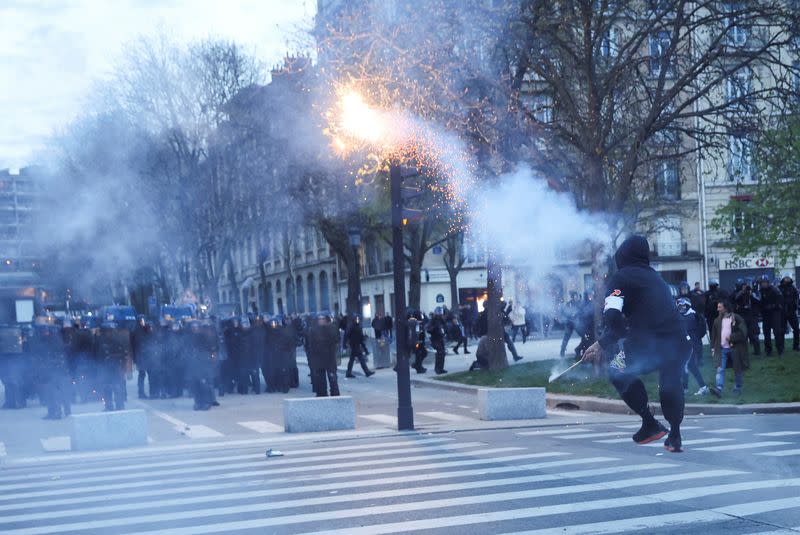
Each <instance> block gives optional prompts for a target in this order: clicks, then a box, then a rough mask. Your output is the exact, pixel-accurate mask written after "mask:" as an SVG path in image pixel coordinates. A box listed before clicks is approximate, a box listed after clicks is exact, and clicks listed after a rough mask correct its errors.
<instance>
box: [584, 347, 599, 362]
mask: <svg viewBox="0 0 800 535" xmlns="http://www.w3.org/2000/svg"><path fill="white" fill-rule="evenodd" d="M602 356H603V348H602V347H600V342H595V343H593V344H592V345H590V346H589V347H588V348H586V350H585V351H584V352H583V357H581V361H582V362H596V361H598V360H600V358H601V357H602Z"/></svg>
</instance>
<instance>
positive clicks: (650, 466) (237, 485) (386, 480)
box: [0, 461, 678, 511]
mask: <svg viewBox="0 0 800 535" xmlns="http://www.w3.org/2000/svg"><path fill="white" fill-rule="evenodd" d="M576 464H578V463H576ZM580 464H584V463H583V462H582V461H581V463H580ZM676 466H678V465H676V464H672V463H647V464H641V465H626V466H612V467H608V468H593V469H589V470H576V471H572V472H559V473H558V474H553V475H550V474H548V475H542V476H540V477H541V481H561V480H564V479H572V478H583V477H595V476H605V475H613V474H620V473H625V472H640V471H651V470H666V469H668V468H674V467H676ZM550 467H551V466H549V465H548V464H547V463H530V464H522V465H518V466H500V467H494V468H470V469H467V470H453V471H452V472H430V473H424V474H414V475H406V476H396V477H383V476H381V475H380V474H377V475H378V477H377V478H376V479H360V480H359V481H358V483H357V484H350V485H349V486H348V488H355V487H359V488H360V487H371V486H378V485H382V486H386V485H396V484H401V483H412V482H415V481H429V480H434V479H449V478H456V477H471V476H483V475H486V474H492V475H496V474H504V473H510V472H526V471H531V470H539V469H541V468H550ZM242 486H243V483H242V482H240V481H236V482H233V483H215V484H211V485H192V487H191V490H192V492H205V491H214V492H219V491H220V490H225V489H241V488H242ZM341 488H342V484H341V483H340V482H335V483H324V484H317V485H305V486H302V487H290V488H287V489H286V490H285V491H284V492H285V493H297V492H324V491H329V490H339V489H341ZM185 492H186V488H184V487H182V486H181V487H170V488H166V489H155V490H145V491H137V492H125V493H115V494H114V495H113V496H114V499H115V500H135V499H139V498H150V499H153V498H157V497H160V496H169V495H171V494H184V493H185ZM75 504H80V505H85V504H86V498H85V497H78V498H63V499H57V500H53V499H47V500H42V501H39V502H30V501H28V502H26V503H24V504H19V503H15V504H12V505H0V511H19V510H23V509H36V508H38V507H45V508H48V509H52V508H53V507H60V506H64V505H75Z"/></svg>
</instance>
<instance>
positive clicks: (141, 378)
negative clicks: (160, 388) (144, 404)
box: [136, 364, 153, 398]
mask: <svg viewBox="0 0 800 535" xmlns="http://www.w3.org/2000/svg"><path fill="white" fill-rule="evenodd" d="M137 367H138V364H137ZM148 376H149V374H148V373H147V370H145V369H144V368H139V377H138V378H137V381H136V382H137V387H138V393H139V397H140V398H144V397H147V396H146V394H145V393H144V380H145V378H146V377H148ZM152 390H153V387H152V386H150V394H151V395H152Z"/></svg>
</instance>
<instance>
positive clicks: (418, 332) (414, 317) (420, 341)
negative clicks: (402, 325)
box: [406, 312, 428, 373]
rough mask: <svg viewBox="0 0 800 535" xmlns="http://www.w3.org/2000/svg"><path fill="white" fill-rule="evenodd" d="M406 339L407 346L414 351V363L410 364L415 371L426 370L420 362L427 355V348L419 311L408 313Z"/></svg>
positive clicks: (422, 371) (421, 371) (423, 371)
mask: <svg viewBox="0 0 800 535" xmlns="http://www.w3.org/2000/svg"><path fill="white" fill-rule="evenodd" d="M407 322H408V340H407V341H406V343H407V344H408V345H407V347H408V348H409V349H410V350H411V351H413V353H414V363H413V364H412V365H411V367H412V368H414V369H415V370H416V371H417V373H425V372H427V371H428V369H427V368H425V366H423V365H422V363H423V362H424V361H425V357H427V356H428V349H427V348H426V347H425V329H424V328H423V323H422V314H420V313H419V312H409V313H408V319H407Z"/></svg>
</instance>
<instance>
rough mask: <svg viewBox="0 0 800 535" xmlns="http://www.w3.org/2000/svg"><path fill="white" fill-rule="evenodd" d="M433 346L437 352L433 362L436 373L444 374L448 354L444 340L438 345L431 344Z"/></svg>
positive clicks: (437, 343)
mask: <svg viewBox="0 0 800 535" xmlns="http://www.w3.org/2000/svg"><path fill="white" fill-rule="evenodd" d="M431 345H432V346H433V349H434V350H435V351H436V355H435V356H434V360H433V369H434V371H436V373H444V371H445V370H444V357H445V354H446V353H447V350H446V349H445V348H444V340H442V341H441V342H436V343H433V342H431Z"/></svg>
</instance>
